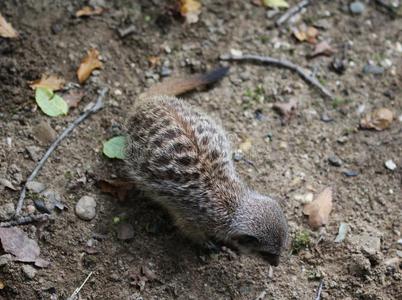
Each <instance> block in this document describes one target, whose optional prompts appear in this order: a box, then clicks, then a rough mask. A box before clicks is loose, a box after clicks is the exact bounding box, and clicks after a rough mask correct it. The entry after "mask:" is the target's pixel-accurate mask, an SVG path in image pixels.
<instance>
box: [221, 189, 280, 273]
mask: <svg viewBox="0 0 402 300" xmlns="http://www.w3.org/2000/svg"><path fill="white" fill-rule="evenodd" d="M240 203H241V205H239V207H238V209H237V213H236V217H235V218H234V219H233V222H232V226H233V228H232V234H231V237H230V238H229V239H230V242H232V243H233V244H234V245H235V246H237V247H238V248H239V250H240V251H241V252H245V253H250V252H251V253H255V254H258V255H260V256H261V257H262V258H263V259H264V260H266V261H267V262H268V263H269V264H271V265H274V266H277V265H278V264H279V259H280V255H281V253H282V252H283V250H284V249H285V248H286V246H287V241H288V225H287V222H286V219H285V216H284V214H283V212H282V209H281V207H280V205H279V204H278V202H277V201H275V200H273V199H271V198H269V197H265V196H262V195H259V194H257V193H255V192H251V193H249V194H248V195H247V196H246V197H245V198H244V199H243V201H241V202H240Z"/></svg>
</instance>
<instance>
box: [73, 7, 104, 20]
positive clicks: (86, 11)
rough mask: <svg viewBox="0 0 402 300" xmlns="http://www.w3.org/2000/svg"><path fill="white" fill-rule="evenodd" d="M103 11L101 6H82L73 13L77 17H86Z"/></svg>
mask: <svg viewBox="0 0 402 300" xmlns="http://www.w3.org/2000/svg"><path fill="white" fill-rule="evenodd" d="M103 12H104V9H103V8H102V7H95V8H93V7H91V6H84V7H83V8H81V9H80V10H78V11H77V12H76V13H75V16H76V17H77V18H79V17H88V16H93V15H100V14H102V13H103Z"/></svg>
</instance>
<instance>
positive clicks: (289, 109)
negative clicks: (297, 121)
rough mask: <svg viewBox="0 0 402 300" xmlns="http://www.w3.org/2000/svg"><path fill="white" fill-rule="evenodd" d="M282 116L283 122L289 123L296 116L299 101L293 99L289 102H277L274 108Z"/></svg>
mask: <svg viewBox="0 0 402 300" xmlns="http://www.w3.org/2000/svg"><path fill="white" fill-rule="evenodd" d="M272 108H273V109H275V110H276V111H277V112H278V113H279V114H280V115H281V116H282V118H283V119H282V122H283V123H288V122H289V120H290V118H291V117H292V116H293V115H294V113H295V111H296V108H297V100H296V99H291V100H290V101H289V102H286V103H283V102H276V103H275V104H274V105H273V107H272Z"/></svg>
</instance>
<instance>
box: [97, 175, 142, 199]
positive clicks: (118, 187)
mask: <svg viewBox="0 0 402 300" xmlns="http://www.w3.org/2000/svg"><path fill="white" fill-rule="evenodd" d="M97 184H98V186H99V187H100V190H101V192H103V193H107V194H110V195H112V196H113V197H115V198H117V199H118V200H119V201H125V200H126V198H127V196H128V193H129V192H130V191H131V190H133V189H134V188H135V184H134V183H133V182H131V181H123V180H118V179H116V180H109V179H100V180H98V182H97Z"/></svg>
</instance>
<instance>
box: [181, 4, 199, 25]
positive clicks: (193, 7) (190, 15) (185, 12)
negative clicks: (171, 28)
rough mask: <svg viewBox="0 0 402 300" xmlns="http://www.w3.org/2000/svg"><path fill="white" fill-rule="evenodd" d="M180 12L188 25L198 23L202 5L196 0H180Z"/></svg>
mask: <svg viewBox="0 0 402 300" xmlns="http://www.w3.org/2000/svg"><path fill="white" fill-rule="evenodd" d="M179 11H180V14H181V15H182V16H183V17H184V18H185V19H186V22H187V23H189V24H192V23H197V22H198V19H199V15H200V13H201V3H200V2H198V1H196V0H180V8H179Z"/></svg>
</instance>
